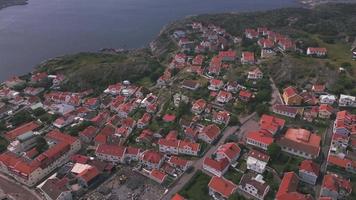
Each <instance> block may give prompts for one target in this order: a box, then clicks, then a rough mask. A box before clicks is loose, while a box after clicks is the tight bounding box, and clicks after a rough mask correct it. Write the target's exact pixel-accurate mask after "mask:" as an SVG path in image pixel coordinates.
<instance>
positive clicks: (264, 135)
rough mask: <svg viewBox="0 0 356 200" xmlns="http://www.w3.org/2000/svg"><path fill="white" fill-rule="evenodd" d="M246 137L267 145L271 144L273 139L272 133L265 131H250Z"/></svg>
mask: <svg viewBox="0 0 356 200" xmlns="http://www.w3.org/2000/svg"><path fill="white" fill-rule="evenodd" d="M246 138H247V139H250V140H254V141H258V142H259V143H262V144H266V145H267V146H268V145H270V144H272V143H273V141H274V139H273V137H272V135H271V134H270V133H268V132H266V131H263V130H259V131H251V132H249V133H247V135H246Z"/></svg>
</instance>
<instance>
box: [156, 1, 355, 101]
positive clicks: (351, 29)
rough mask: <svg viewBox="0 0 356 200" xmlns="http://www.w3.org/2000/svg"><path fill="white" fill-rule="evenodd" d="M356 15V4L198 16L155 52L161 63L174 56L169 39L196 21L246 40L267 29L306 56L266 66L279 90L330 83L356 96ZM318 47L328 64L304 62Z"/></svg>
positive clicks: (296, 55) (186, 21)
mask: <svg viewBox="0 0 356 200" xmlns="http://www.w3.org/2000/svg"><path fill="white" fill-rule="evenodd" d="M355 13H356V4H323V5H319V6H317V7H315V8H314V9H307V8H284V9H277V10H271V11H263V12H251V13H224V14H206V15H199V16H194V17H189V18H186V19H183V20H179V21H177V22H175V23H172V24H171V25H169V26H167V27H166V28H165V30H164V31H162V32H161V36H160V37H159V38H158V39H156V40H155V48H154V49H153V50H154V51H153V52H154V53H155V55H156V56H157V57H161V56H162V55H167V54H168V53H170V52H172V48H169V49H166V47H167V46H168V45H167V43H163V42H162V41H166V38H167V35H170V34H172V33H173V31H174V30H177V29H180V28H182V29H183V28H184V27H185V26H186V25H187V24H189V23H191V22H194V21H199V22H203V23H205V24H210V23H211V24H215V25H217V26H220V27H222V28H224V29H226V31H227V32H229V33H231V34H232V35H233V36H237V37H242V36H243V33H244V30H245V29H246V28H257V27H268V28H269V29H271V30H274V31H277V32H280V33H283V34H285V35H288V36H289V37H291V38H292V39H293V40H294V41H296V42H297V47H298V49H300V50H301V51H303V52H300V53H292V54H289V55H286V56H279V57H277V58H276V59H274V60H272V61H270V62H267V68H268V69H269V71H270V73H271V75H272V77H273V78H274V79H275V81H276V83H277V84H278V85H280V86H282V85H285V84H287V83H289V84H293V85H298V86H301V87H305V86H307V85H308V84H309V83H311V82H315V81H316V82H325V83H326V84H327V86H328V88H330V89H331V90H333V91H334V92H337V93H339V92H347V93H351V94H353V95H356V89H354V87H352V86H353V85H356V78H355V77H356V69H355V68H356V61H353V60H352V59H351V57H352V52H351V46H352V43H353V41H354V40H355V38H356V14H355ZM355 41H356V40H355ZM169 46H171V45H169ZM318 46H319V47H326V48H327V50H328V56H327V58H322V59H317V58H311V57H307V56H305V51H306V49H307V48H308V47H318ZM164 49H166V51H164ZM256 54H258V50H256ZM339 67H343V68H345V69H346V73H339V72H338V70H339Z"/></svg>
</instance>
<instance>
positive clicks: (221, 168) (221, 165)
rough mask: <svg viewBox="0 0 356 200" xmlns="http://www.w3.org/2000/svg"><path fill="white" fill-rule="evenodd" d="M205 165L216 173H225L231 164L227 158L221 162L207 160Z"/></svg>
mask: <svg viewBox="0 0 356 200" xmlns="http://www.w3.org/2000/svg"><path fill="white" fill-rule="evenodd" d="M204 165H206V166H209V167H210V168H213V169H215V170H216V171H220V172H222V171H224V170H225V169H226V168H227V167H229V165H230V162H229V160H228V159H227V158H223V159H221V160H219V161H217V160H214V159H212V158H208V157H207V158H205V159H204Z"/></svg>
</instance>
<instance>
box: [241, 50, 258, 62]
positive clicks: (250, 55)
mask: <svg viewBox="0 0 356 200" xmlns="http://www.w3.org/2000/svg"><path fill="white" fill-rule="evenodd" d="M242 59H243V60H245V61H248V62H253V61H255V54H254V53H253V52H249V51H244V52H242Z"/></svg>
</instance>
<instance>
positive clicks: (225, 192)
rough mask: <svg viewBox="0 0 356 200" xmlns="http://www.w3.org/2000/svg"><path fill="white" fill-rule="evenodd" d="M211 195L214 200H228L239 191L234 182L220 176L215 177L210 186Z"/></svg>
mask: <svg viewBox="0 0 356 200" xmlns="http://www.w3.org/2000/svg"><path fill="white" fill-rule="evenodd" d="M208 187H209V194H210V196H212V197H213V198H214V199H228V198H229V197H230V196H231V195H232V194H233V193H235V192H236V190H237V185H235V184H234V183H233V182H231V181H229V180H227V179H225V178H223V177H218V176H213V177H212V178H211V180H210V182H209V184H208Z"/></svg>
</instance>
